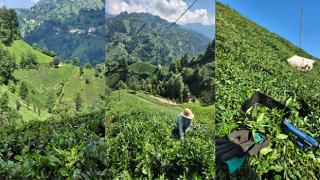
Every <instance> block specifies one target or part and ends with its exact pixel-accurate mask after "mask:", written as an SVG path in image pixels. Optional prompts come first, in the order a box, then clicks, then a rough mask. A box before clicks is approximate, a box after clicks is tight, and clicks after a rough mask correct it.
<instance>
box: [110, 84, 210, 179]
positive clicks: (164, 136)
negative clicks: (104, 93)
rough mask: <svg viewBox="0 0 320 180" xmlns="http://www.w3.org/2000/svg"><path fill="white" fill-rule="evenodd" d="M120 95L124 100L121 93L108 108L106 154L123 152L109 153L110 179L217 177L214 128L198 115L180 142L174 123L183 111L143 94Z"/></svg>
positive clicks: (123, 93) (115, 94)
mask: <svg viewBox="0 0 320 180" xmlns="http://www.w3.org/2000/svg"><path fill="white" fill-rule="evenodd" d="M120 95H121V102H119V101H118V92H113V93H111V94H110V99H111V101H110V102H109V103H108V104H107V106H108V108H109V109H110V110H107V112H106V118H108V119H106V120H107V122H106V123H107V125H106V129H107V130H106V144H108V146H107V147H108V150H107V152H119V153H107V157H106V161H107V162H110V165H109V167H110V168H109V169H108V170H107V174H108V175H109V176H108V179H115V178H121V179H133V178H134V177H139V179H144V178H148V179H159V178H160V179H177V178H178V177H183V176H184V177H188V178H189V179H191V178H194V179H196V178H201V179H204V178H209V179H213V178H214V174H215V173H214V172H215V170H214V164H215V162H214V160H213V157H212V154H213V148H212V145H213V139H214V137H213V134H214V131H213V130H212V128H210V127H209V126H206V125H202V124H199V123H198V122H197V120H196V118H198V117H196V118H195V120H194V121H193V122H192V126H191V130H190V131H189V134H188V136H187V137H185V140H184V143H181V140H180V139H179V135H178V133H177V131H176V130H175V126H176V123H175V121H176V118H177V116H178V115H179V114H180V113H181V112H182V111H183V108H181V107H178V106H172V105H167V104H164V103H158V102H152V101H149V100H147V99H145V98H143V97H141V95H140V93H138V95H135V93H131V92H130V91H125V90H121V92H120ZM193 112H195V113H196V112H201V111H200V109H198V111H197V110H194V111H193ZM203 115H205V114H204V113H203ZM206 115H207V116H209V115H208V114H206ZM109 118H110V119H109ZM129 127H130V128H129ZM121 148H124V149H125V153H122V152H121ZM111 162H113V163H112V165H111ZM111 172H113V173H111Z"/></svg>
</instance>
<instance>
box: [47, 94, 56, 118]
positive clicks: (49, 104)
mask: <svg viewBox="0 0 320 180" xmlns="http://www.w3.org/2000/svg"><path fill="white" fill-rule="evenodd" d="M54 98H55V96H54V92H53V91H49V92H48V99H47V101H46V105H45V107H46V108H47V109H48V112H49V113H52V108H53V107H54V103H55V99H54Z"/></svg>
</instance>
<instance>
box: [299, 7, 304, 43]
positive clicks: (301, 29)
mask: <svg viewBox="0 0 320 180" xmlns="http://www.w3.org/2000/svg"><path fill="white" fill-rule="evenodd" d="M303 11H304V7H302V21H301V38H300V49H301V44H302V27H303Z"/></svg>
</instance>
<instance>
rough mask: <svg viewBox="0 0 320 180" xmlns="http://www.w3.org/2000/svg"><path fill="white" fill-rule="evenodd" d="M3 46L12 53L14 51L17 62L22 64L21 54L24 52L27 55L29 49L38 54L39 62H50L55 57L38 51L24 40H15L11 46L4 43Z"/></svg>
mask: <svg viewBox="0 0 320 180" xmlns="http://www.w3.org/2000/svg"><path fill="white" fill-rule="evenodd" d="M2 47H3V48H5V49H6V48H7V49H8V50H9V51H10V52H11V53H14V54H15V55H16V57H17V60H16V63H17V64H20V61H21V57H20V54H21V53H22V52H24V54H25V55H26V53H27V51H28V50H30V51H32V52H33V53H34V54H35V55H36V56H37V61H38V63H48V62H50V60H52V59H53V58H52V57H50V56H47V55H44V54H42V53H41V52H39V51H36V50H34V49H33V47H31V46H29V44H27V43H25V42H24V41H23V40H15V41H13V43H11V44H10V45H9V46H5V45H4V44H2Z"/></svg>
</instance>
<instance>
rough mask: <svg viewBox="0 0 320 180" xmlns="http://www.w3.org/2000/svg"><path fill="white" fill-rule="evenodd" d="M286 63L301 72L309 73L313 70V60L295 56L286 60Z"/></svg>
mask: <svg viewBox="0 0 320 180" xmlns="http://www.w3.org/2000/svg"><path fill="white" fill-rule="evenodd" d="M287 62H288V63H289V64H290V65H291V66H293V67H295V68H298V69H300V70H302V71H310V70H311V69H312V68H313V63H314V62H315V61H314V60H311V59H307V58H304V57H300V56H297V55H294V56H292V57H291V58H289V59H288V60H287Z"/></svg>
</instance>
